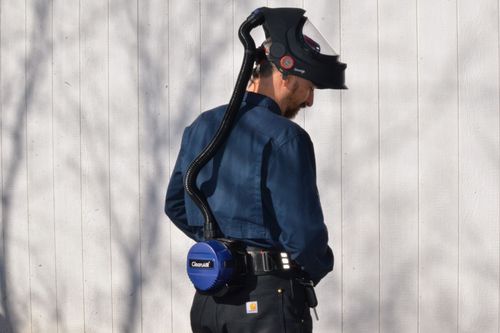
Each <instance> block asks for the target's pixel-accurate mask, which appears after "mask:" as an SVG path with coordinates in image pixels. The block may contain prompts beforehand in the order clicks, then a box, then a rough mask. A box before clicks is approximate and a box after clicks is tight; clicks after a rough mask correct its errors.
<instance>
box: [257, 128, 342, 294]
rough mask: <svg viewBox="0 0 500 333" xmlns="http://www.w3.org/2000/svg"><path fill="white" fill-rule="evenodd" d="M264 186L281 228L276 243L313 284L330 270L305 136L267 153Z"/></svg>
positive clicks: (330, 258)
mask: <svg viewBox="0 0 500 333" xmlns="http://www.w3.org/2000/svg"><path fill="white" fill-rule="evenodd" d="M267 186H268V189H269V191H270V193H271V198H272V202H273V206H274V210H275V214H276V219H277V222H278V224H279V227H280V229H281V233H280V236H279V242H280V243H281V244H282V245H283V247H284V248H285V250H286V251H287V252H288V253H289V255H290V257H291V258H292V259H293V260H295V261H296V262H297V263H298V264H299V265H301V266H302V268H303V270H304V271H305V272H306V273H308V275H309V276H310V277H311V279H312V280H313V282H314V283H315V284H317V283H318V282H319V281H320V280H321V279H322V278H323V277H324V276H325V275H326V274H327V273H328V272H330V271H331V270H332V269H333V253H332V250H331V248H330V247H329V246H328V231H327V228H326V225H325V223H324V220H323V212H322V210H321V204H320V199H319V193H318V189H317V186H316V165H315V157H314V148H313V145H312V142H311V140H310V138H309V136H308V135H307V134H306V133H304V134H300V135H298V136H296V137H295V138H293V139H291V140H289V141H287V142H286V143H284V144H282V145H281V146H280V147H277V150H276V151H274V152H272V153H271V156H270V157H269V170H268V178H267Z"/></svg>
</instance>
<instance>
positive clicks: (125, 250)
mask: <svg viewBox="0 0 500 333" xmlns="http://www.w3.org/2000/svg"><path fill="white" fill-rule="evenodd" d="M137 54H138V48H137V2H136V1H119V0H111V1H110V2H109V137H110V151H109V154H110V196H111V197H110V199H111V200H110V210H111V263H112V295H113V328H114V329H115V330H116V331H119V332H139V331H140V329H141V280H142V277H141V264H140V259H141V248H140V237H141V229H140V220H139V156H138V152H139V146H138V143H139V138H138V135H139V133H138V128H139V127H138V126H139V124H138V96H137V93H138V88H137V87H138V86H137V85H138V81H137V80H138V76H137V74H138V72H137Z"/></svg>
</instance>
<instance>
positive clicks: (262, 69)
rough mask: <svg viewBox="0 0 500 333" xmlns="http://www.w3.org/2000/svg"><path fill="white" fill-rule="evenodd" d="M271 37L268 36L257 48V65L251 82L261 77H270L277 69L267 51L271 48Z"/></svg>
mask: <svg viewBox="0 0 500 333" xmlns="http://www.w3.org/2000/svg"><path fill="white" fill-rule="evenodd" d="M271 44H272V43H271V39H270V38H268V39H266V40H265V41H264V43H262V45H261V46H260V47H259V48H258V49H257V54H256V59H255V60H256V65H255V67H254V68H253V70H252V77H251V79H250V82H253V81H254V80H256V79H259V78H265V77H270V76H271V75H272V73H273V70H274V69H275V66H274V64H273V63H272V62H270V61H269V59H268V58H267V53H268V52H269V49H270V48H271Z"/></svg>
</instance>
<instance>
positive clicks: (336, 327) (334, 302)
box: [301, 0, 350, 332]
mask: <svg viewBox="0 0 500 333" xmlns="http://www.w3.org/2000/svg"><path fill="white" fill-rule="evenodd" d="M304 9H305V10H306V14H305V15H306V16H307V17H308V18H309V19H310V20H311V22H312V23H313V24H314V25H315V26H316V28H318V30H319V31H320V32H321V33H322V34H323V36H324V37H325V39H326V40H327V41H328V42H329V44H330V45H331V46H332V48H333V49H334V50H335V51H336V52H337V53H340V58H341V61H342V60H343V59H344V57H343V54H342V52H341V51H342V50H340V1H338V0H336V1H321V2H319V3H318V2H317V1H312V0H306V1H304ZM348 66H349V64H348ZM349 69H350V68H349V67H348V69H347V72H346V78H347V85H349V80H350V74H349ZM301 112H302V113H303V114H304V115H305V122H304V126H305V128H306V130H307V131H308V132H309V134H310V135H311V138H312V141H313V143H314V149H315V154H316V167H317V183H318V190H319V193H320V197H321V204H322V208H323V215H324V218H325V223H326V225H327V227H328V232H329V236H330V247H332V249H333V252H334V255H335V267H334V270H333V272H332V273H330V274H329V275H327V276H326V278H325V279H323V280H322V281H321V282H320V284H319V285H318V287H317V289H316V293H317V295H318V301H319V306H318V309H317V311H318V314H319V318H320V321H319V322H314V327H315V330H316V331H318V332H341V331H342V293H341V290H342V274H341V273H342V248H341V244H342V242H341V239H342V214H341V212H342V193H341V191H342V188H341V181H342V179H341V177H342V163H341V160H342V155H341V142H342V141H341V135H342V129H341V113H340V91H334V90H318V89H317V90H316V91H315V92H314V105H313V107H312V108H307V109H305V110H303V111H301Z"/></svg>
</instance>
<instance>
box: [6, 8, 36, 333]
mask: <svg viewBox="0 0 500 333" xmlns="http://www.w3.org/2000/svg"><path fill="white" fill-rule="evenodd" d="M0 5H1V6H2V7H1V15H2V18H1V34H2V40H1V52H2V54H1V71H2V73H1V86H0V89H1V96H2V99H1V101H0V102H1V103H2V105H1V108H2V131H1V135H2V188H3V195H2V232H3V241H4V243H3V246H4V252H3V254H4V257H3V258H2V260H3V262H2V266H3V271H2V273H3V274H2V277H1V279H5V280H3V281H2V285H1V288H2V316H5V317H6V319H5V321H6V323H5V325H4V326H8V325H10V326H11V328H12V330H13V331H20V332H23V331H29V330H31V304H30V281H29V269H30V267H29V244H28V205H27V195H28V194H27V186H28V185H27V169H26V158H27V156H26V155H27V148H26V113H27V109H26V96H27V90H26V73H25V66H26V49H25V47H26V40H25V37H26V29H25V28H26V26H25V9H26V8H25V2H24V1H23V2H18V1H16V2H12V1H2V2H1V3H0ZM3 328H5V330H6V331H7V332H8V327H3Z"/></svg>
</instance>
